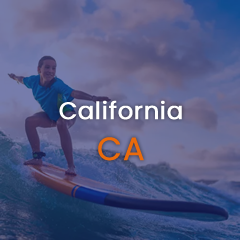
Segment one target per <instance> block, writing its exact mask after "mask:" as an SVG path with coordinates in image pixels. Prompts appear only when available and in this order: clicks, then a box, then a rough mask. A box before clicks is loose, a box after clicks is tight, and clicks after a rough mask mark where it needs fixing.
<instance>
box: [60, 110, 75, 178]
mask: <svg viewBox="0 0 240 240" xmlns="http://www.w3.org/2000/svg"><path fill="white" fill-rule="evenodd" d="M74 113H75V112H65V113H64V115H65V116H67V117H70V116H72V114H74ZM75 121H76V118H74V119H71V120H66V119H63V118H59V119H58V120H57V129H58V132H59V136H60V140H61V146H62V149H63V152H64V155H65V157H66V159H67V163H68V169H67V171H66V174H70V175H76V173H75V166H74V162H73V149H72V139H71V136H70V133H69V131H68V128H70V127H71V126H72V125H73V124H74V123H75Z"/></svg>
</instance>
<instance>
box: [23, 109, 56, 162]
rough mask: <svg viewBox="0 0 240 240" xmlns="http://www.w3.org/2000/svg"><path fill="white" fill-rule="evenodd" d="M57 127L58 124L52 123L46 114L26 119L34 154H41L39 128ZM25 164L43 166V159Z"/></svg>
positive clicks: (36, 114)
mask: <svg viewBox="0 0 240 240" xmlns="http://www.w3.org/2000/svg"><path fill="white" fill-rule="evenodd" d="M55 126H56V122H54V121H52V120H51V119H50V118H49V117H48V115H47V114H46V113H45V112H38V113H35V114H34V115H32V116H30V117H27V118H26V120H25V130H26V134H27V138H28V141H29V143H30V145H31V148H32V151H33V152H40V140H39V136H38V133H37V127H42V128H50V127H55ZM24 164H25V165H28V164H34V165H41V164H42V159H31V160H28V161H25V162H24Z"/></svg>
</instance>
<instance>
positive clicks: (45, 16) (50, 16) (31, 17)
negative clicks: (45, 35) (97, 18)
mask: <svg viewBox="0 0 240 240" xmlns="http://www.w3.org/2000/svg"><path fill="white" fill-rule="evenodd" d="M82 2H83V1H80V3H81V4H82ZM21 4H22V3H21ZM20 9H22V12H21V15H20V21H19V22H18V23H17V27H18V28H21V29H24V28H28V30H30V31H31V32H39V31H40V32H41V31H53V30H60V31H61V30H62V29H64V28H66V27H69V26H71V25H74V24H76V23H77V22H79V21H80V15H81V5H80V4H79V3H78V2H77V1H76V0H69V1H64V0H44V1H41V5H39V4H38V5H36V4H34V5H33V6H32V7H31V8H29V6H27V7H26V5H25V6H24V7H23V6H20Z"/></svg>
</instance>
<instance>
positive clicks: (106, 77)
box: [0, 0, 240, 181]
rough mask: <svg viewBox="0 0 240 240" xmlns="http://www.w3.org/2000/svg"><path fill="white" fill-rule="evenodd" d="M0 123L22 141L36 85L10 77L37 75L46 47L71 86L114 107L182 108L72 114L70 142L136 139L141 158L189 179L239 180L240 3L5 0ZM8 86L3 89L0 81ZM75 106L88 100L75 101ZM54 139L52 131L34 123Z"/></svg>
mask: <svg viewBox="0 0 240 240" xmlns="http://www.w3.org/2000/svg"><path fill="white" fill-rule="evenodd" d="M0 4H1V8H0V31H1V34H0V51H1V55H0V66H1V67H0V76H1V78H0V79H1V86H2V87H1V88H0V107H1V115H0V129H1V130H2V131H4V133H5V134H7V135H9V136H10V137H12V138H14V139H16V140H17V139H23V140H24V139H26V135H25V130H24V121H25V119H26V117H28V116H31V115H32V114H34V113H35V112H38V111H41V108H40V106H39V105H38V103H37V102H36V101H35V100H34V98H33V96H32V92H31V90H30V89H27V88H26V87H25V86H24V85H21V84H19V85H18V84H17V83H16V82H15V81H13V80H12V79H10V78H9V77H8V76H7V73H14V74H16V75H19V76H31V75H37V63H38V60H39V59H40V58H41V57H42V56H44V55H50V56H53V57H54V58H55V59H56V61H57V77H58V78H60V79H62V80H63V81H64V82H65V83H66V84H68V85H69V86H70V87H72V88H73V89H76V90H81V91H84V92H87V93H89V94H92V95H96V96H108V97H109V98H111V99H112V100H116V101H117V105H118V107H120V106H123V105H128V106H132V107H134V106H135V105H155V106H158V107H159V108H160V106H161V101H162V100H164V101H165V102H166V107H169V106H171V105H182V106H183V119H182V120H176V121H173V120H170V119H165V120H154V118H153V115H151V118H150V119H149V120H145V119H144V118H143V117H141V119H139V120H134V119H131V120H127V121H124V120H121V119H119V118H117V117H116V119H114V120H109V119H108V120H88V121H84V120H81V119H80V118H78V119H77V121H76V124H75V125H74V126H73V127H72V128H71V129H70V132H71V135H72V138H73V145H74V148H76V149H91V148H93V149H97V146H98V143H99V142H100V141H101V139H103V138H104V137H115V138H117V139H118V140H119V141H120V143H121V145H120V146H115V145H114V143H110V142H109V143H105V145H104V148H105V149H111V150H114V151H119V152H121V153H122V154H125V152H126V150H127V147H128V144H129V142H130V139H131V138H132V137H136V138H137V140H138V143H139V146H140V148H141V151H142V153H143V157H144V161H140V160H139V159H138V158H137V157H135V156H132V157H130V160H131V161H133V162H134V163H136V164H137V165H147V164H157V163H161V162H165V163H167V164H169V165H170V166H171V167H173V168H175V169H177V170H178V171H179V172H180V173H181V174H183V175H184V176H187V177H189V178H191V179H194V180H196V179H201V178H204V179H223V180H236V181H239V180H240V177H239V170H240V147H239V143H240V103H239V100H240V85H239V77H240V57H239V53H240V48H239V42H240V31H239V25H240V15H239V9H240V3H239V2H238V1H233V0H229V1H226V0H225V1H223V0H208V1H193V0H185V1H184V0H139V1H134V0H121V1H117V0H113V1H107V0H95V1H94V0H78V1H76V0H69V1H65V0H42V1H30V0H25V1H21V2H20V1H17V0H2V1H1V3H0ZM3 86H4V87H3ZM73 102H74V103H75V104H76V105H77V106H78V108H79V107H80V106H82V105H91V104H92V103H90V102H87V101H82V100H74V101H73ZM39 133H40V135H41V139H48V141H52V142H54V143H56V144H59V136H58V132H57V130H56V129H39Z"/></svg>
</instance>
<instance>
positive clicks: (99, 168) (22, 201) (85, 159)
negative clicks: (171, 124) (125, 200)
mask: <svg viewBox="0 0 240 240" xmlns="http://www.w3.org/2000/svg"><path fill="white" fill-rule="evenodd" d="M41 148H42V150H43V151H44V152H46V153H47V157H46V158H45V160H46V161H47V162H49V163H52V164H54V165H57V166H60V167H62V168H66V160H65V158H64V155H63V152H62V150H61V148H60V147H59V146H56V145H54V144H52V143H49V142H47V141H44V142H42V145H41ZM104 153H105V155H107V156H112V155H114V154H115V153H114V152H111V151H105V152H104ZM30 157H31V149H30V147H29V144H28V143H27V142H20V141H15V140H13V139H11V138H10V137H8V136H6V135H5V134H4V133H3V132H1V131H0V185H1V187H0V239H93V240H98V239H117V240H118V239H119V240H120V239H121V240H128V239H153V240H156V239H204V240H206V239H240V230H239V229H240V194H239V192H240V183H236V182H223V181H217V182H215V183H212V184H211V185H206V184H203V183H197V182H193V181H191V180H189V179H188V178H187V177H185V176H182V175H181V174H180V173H179V172H178V171H177V170H175V169H172V168H171V167H170V166H169V165H168V164H166V163H159V164H154V165H147V166H142V167H138V166H136V165H135V164H133V163H131V161H124V160H123V159H124V156H120V157H119V158H118V159H117V160H115V161H112V162H109V161H105V160H103V159H102V158H101V157H100V156H99V154H98V152H97V150H93V149H90V150H86V149H81V150H74V159H75V165H76V170H77V173H78V174H79V175H81V176H83V177H88V178H91V179H93V180H97V181H100V182H103V183H106V184H110V185H113V186H115V187H117V188H120V189H122V190H126V191H128V192H132V193H134V194H137V195H139V196H142V197H150V198H153V199H154V198H155V199H156V198H157V199H161V200H182V201H197V202H203V203H208V204H214V205H218V206H220V207H222V208H224V209H226V210H227V211H228V213H229V219H228V220H226V221H223V222H200V221H194V220H186V219H178V218H173V217H166V216H159V215H154V214H149V213H143V212H138V211H132V210H127V209H118V208H111V207H107V206H102V205H97V204H94V203H90V202H85V201H82V200H79V199H75V198H71V197H69V196H67V195H64V194H62V193H59V192H57V191H55V190H52V189H50V188H47V187H46V186H44V185H42V184H40V183H38V182H36V180H35V179H34V178H33V177H32V176H31V173H30V171H29V169H28V168H27V167H26V166H24V165H23V161H24V160H25V159H29V158H30Z"/></svg>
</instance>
